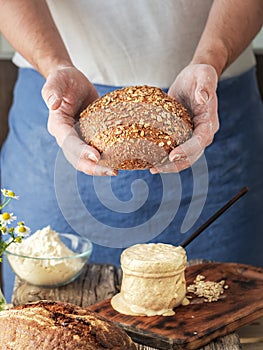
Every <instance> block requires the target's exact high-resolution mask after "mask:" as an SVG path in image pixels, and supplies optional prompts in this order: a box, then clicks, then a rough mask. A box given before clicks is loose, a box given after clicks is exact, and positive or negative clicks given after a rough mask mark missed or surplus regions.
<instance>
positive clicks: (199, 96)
mask: <svg viewBox="0 0 263 350" xmlns="http://www.w3.org/2000/svg"><path fill="white" fill-rule="evenodd" d="M217 83H218V77H217V73H216V70H215V69H214V68H213V67H212V66H210V65H206V64H190V65H189V66H187V67H186V68H185V69H183V70H182V71H181V73H180V74H179V75H178V76H177V78H176V79H175V81H174V83H173V84H172V85H171V87H170V89H169V91H168V95H170V96H172V97H174V98H176V99H177V100H178V101H180V102H181V103H182V104H183V105H184V106H186V107H187V108H188V109H189V110H190V111H191V113H192V115H193V118H192V121H193V135H192V137H191V138H190V139H189V140H188V141H186V142H185V143H183V144H182V145H180V146H179V147H176V148H175V149H174V150H173V151H172V152H171V153H170V155H169V159H170V160H171V162H170V164H167V165H165V166H163V167H158V168H157V169H155V170H156V171H158V172H167V173H169V172H179V171H182V170H184V169H186V168H188V167H190V166H191V165H192V164H193V163H194V162H195V161H196V160H197V159H199V158H200V157H201V155H202V154H203V152H204V150H205V148H206V147H207V146H209V145H210V144H211V143H212V141H213V138H214V135H215V133H216V132H217V131H218V129H219V120H218V111H217V104H218V103H217V94H216V89H217Z"/></svg>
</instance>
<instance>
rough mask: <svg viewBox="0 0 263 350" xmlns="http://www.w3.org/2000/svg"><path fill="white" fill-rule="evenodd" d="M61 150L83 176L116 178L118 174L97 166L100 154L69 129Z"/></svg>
mask: <svg viewBox="0 0 263 350" xmlns="http://www.w3.org/2000/svg"><path fill="white" fill-rule="evenodd" d="M61 148H62V151H63V153H64V155H65V157H66V159H67V160H68V161H69V162H70V163H71V164H72V165H73V166H74V167H75V168H76V169H77V170H79V171H82V172H84V173H85V174H88V175H98V176H116V175H117V174H118V172H117V171H116V170H115V169H112V168H107V167H104V166H100V165H99V164H97V163H98V162H99V160H100V153H99V152H98V151H97V150H96V149H95V148H93V147H91V146H89V145H87V144H86V143H85V142H83V141H82V140H81V139H80V138H79V137H78V134H77V132H76V131H75V130H74V129H71V132H70V134H68V136H67V137H66V139H65V140H64V142H63V144H62V145H61Z"/></svg>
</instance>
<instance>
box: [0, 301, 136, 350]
mask: <svg viewBox="0 0 263 350" xmlns="http://www.w3.org/2000/svg"><path fill="white" fill-rule="evenodd" d="M0 349H2V350H11V349H12V350H37V349H41V350H54V349H60V350H69V349H71V350H73V349H78V350H84V349H85V350H102V349H103V350H106V349H114V350H123V349H126V350H136V346H135V344H134V343H133V342H132V341H131V339H130V338H129V337H128V335H127V334H126V333H125V332H124V331H123V330H122V329H120V328H119V327H117V326H115V325H114V324H113V323H111V322H109V321H106V320H105V319H104V318H102V317H100V316H99V315H97V314H96V313H93V312H90V311H87V310H85V309H82V308H80V307H77V306H75V305H72V304H68V303H62V302H53V301H39V302H36V303H30V304H25V305H20V306H17V307H15V308H13V309H10V310H6V311H2V312H0Z"/></svg>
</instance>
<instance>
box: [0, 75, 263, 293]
mask: <svg viewBox="0 0 263 350" xmlns="http://www.w3.org/2000/svg"><path fill="white" fill-rule="evenodd" d="M43 84H44V79H43V78H42V77H41V75H39V74H38V73H37V72H36V71H34V70H32V69H20V70H19V76H18V80H17V83H16V86H15V92H14V101H13V106H12V108H11V111H10V118H9V128H10V130H9V135H8V138H7V140H6V142H5V144H4V146H3V148H2V152H1V186H2V188H11V189H12V190H14V191H15V193H16V194H17V195H19V196H20V200H19V201H12V203H11V205H10V206H9V208H8V209H9V210H10V211H12V212H14V213H15V214H16V216H17V217H18V219H23V220H25V222H26V224H27V225H28V226H29V227H30V228H31V230H32V232H34V231H35V230H37V229H40V228H43V227H44V226H47V225H51V227H52V228H53V229H54V230H57V231H60V232H77V233H79V234H80V235H85V236H86V237H88V238H90V239H91V240H92V241H93V243H94V249H93V254H92V256H91V261H92V262H98V263H112V264H116V265H118V264H119V259H120V254H121V252H122V250H123V249H124V248H125V247H127V246H129V245H132V244H136V243H141V242H150V241H152V242H164V243H172V244H175V245H178V244H180V243H182V242H183V241H184V240H185V239H186V238H187V237H189V236H190V235H191V234H192V233H193V232H194V231H195V230H196V229H197V228H198V227H199V226H201V225H202V223H203V222H204V221H205V220H207V219H208V218H209V217H210V216H211V215H212V214H214V213H215V212H216V211H217V210H218V209H219V208H220V207H221V206H223V205H224V204H225V203H226V202H227V201H228V200H229V199H230V198H232V197H233V196H234V195H235V194H236V193H237V192H238V191H239V190H240V189H241V188H242V187H243V186H249V188H250V189H249V192H248V193H247V194H246V195H245V196H244V197H242V199H240V200H239V201H238V202H237V203H236V204H234V206H232V207H231V208H230V209H229V210H228V211H227V212H226V213H225V214H223V215H222V216H221V217H220V218H219V219H218V220H217V221H216V222H214V223H213V224H212V225H211V226H210V227H209V228H207V229H206V230H205V231H204V232H203V233H202V234H201V235H200V236H199V237H198V238H197V239H196V240H195V241H193V242H192V243H191V244H190V245H189V246H188V247H187V255H188V259H193V258H203V259H212V260H216V261H234V262H240V263H248V264H253V265H258V266H263V254H262V248H263V215H262V208H261V207H262V199H263V156H262V154H263V109H262V102H261V99H260V95H259V91H258V88H257V83H256V76H255V69H252V70H250V71H248V72H246V73H244V74H242V75H240V76H238V77H235V78H231V79H226V80H223V81H221V82H220V84H219V87H218V96H219V116H220V124H221V127H220V131H219V132H218V133H217V134H216V136H215V139H214V142H213V144H212V145H211V146H209V147H208V148H207V149H206V151H205V154H204V155H203V156H202V157H201V159H200V160H199V161H197V162H196V163H195V164H194V166H193V167H192V168H191V169H187V170H185V171H183V172H181V173H180V174H162V175H159V174H158V175H151V174H150V173H149V171H148V170H145V171H120V172H119V175H118V176H117V177H112V178H111V177H92V176H88V175H85V174H83V173H80V172H77V171H76V170H75V169H74V168H73V167H72V166H71V165H70V164H68V162H67V161H66V160H65V158H64V156H63V154H62V152H61V151H60V149H59V147H58V146H57V144H56V142H55V140H54V138H53V137H52V136H51V135H50V134H49V133H48V131H47V128H46V125H47V119H48V110H47V107H46V105H45V103H44V102H43V100H42V97H41V88H42V86H43ZM96 88H97V90H98V92H99V94H100V95H103V94H105V93H107V92H109V91H111V90H114V89H116V87H109V86H101V85H96ZM13 278H14V277H13V274H12V272H11V271H10V268H9V267H8V264H7V263H6V262H4V283H5V285H4V292H5V295H6V297H7V299H10V296H11V292H12V288H13Z"/></svg>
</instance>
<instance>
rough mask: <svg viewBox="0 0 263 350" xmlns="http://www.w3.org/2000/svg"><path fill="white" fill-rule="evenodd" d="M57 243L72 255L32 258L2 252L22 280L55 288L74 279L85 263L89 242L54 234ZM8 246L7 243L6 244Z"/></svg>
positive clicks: (77, 237) (82, 238) (79, 238)
mask: <svg viewBox="0 0 263 350" xmlns="http://www.w3.org/2000/svg"><path fill="white" fill-rule="evenodd" d="M58 235H59V238H60V240H61V242H62V243H63V244H64V245H65V246H66V247H67V248H68V249H70V250H71V251H72V254H74V255H67V256H64V255H63V256H56V257H50V256H49V257H45V256H42V255H41V257H33V256H28V255H26V254H23V253H21V250H20V251H19V254H18V253H14V252H11V251H10V250H6V251H5V255H6V257H7V260H8V262H9V265H10V266H11V268H12V269H13V271H14V272H15V274H16V275H17V276H18V277H19V278H21V279H23V280H24V281H26V282H28V283H30V284H33V285H36V286H41V287H50V288H52V287H58V286H63V285H66V284H68V283H70V282H72V281H74V280H75V279H76V278H77V277H78V276H79V275H80V274H81V272H82V270H83V268H84V267H85V265H86V264H87V262H88V260H89V257H90V255H91V252H92V243H91V241H90V240H88V239H87V238H85V237H81V236H78V235H75V234H72V233H58ZM10 247H11V246H10Z"/></svg>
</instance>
